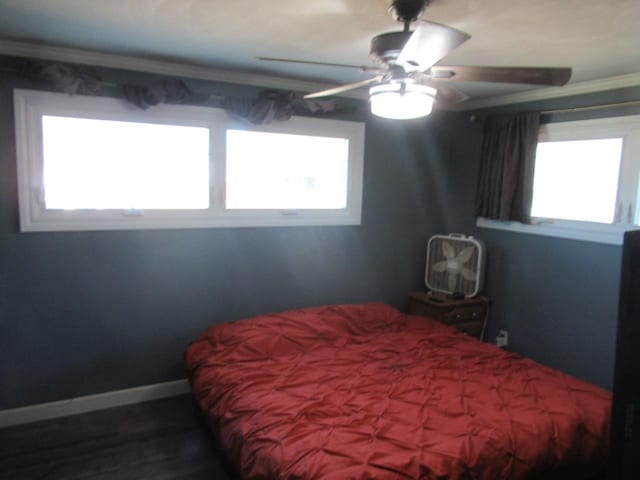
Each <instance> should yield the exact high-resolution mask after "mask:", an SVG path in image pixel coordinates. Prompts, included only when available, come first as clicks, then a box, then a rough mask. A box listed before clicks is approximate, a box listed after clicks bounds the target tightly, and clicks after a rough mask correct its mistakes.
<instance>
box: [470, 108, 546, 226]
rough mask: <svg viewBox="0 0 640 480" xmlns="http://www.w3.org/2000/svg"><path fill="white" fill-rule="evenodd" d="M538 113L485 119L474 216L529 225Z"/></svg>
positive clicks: (496, 116) (495, 116)
mask: <svg viewBox="0 0 640 480" xmlns="http://www.w3.org/2000/svg"><path fill="white" fill-rule="evenodd" d="M539 125H540V114H539V113H516V114H504V115H493V116H489V117H487V119H486V120H485V125H484V138H483V141H482V156H481V160H480V175H479V178H478V190H477V194H476V216H478V217H485V218H491V219H495V220H511V221H517V222H522V223H529V222H530V220H531V198H532V195H533V170H534V161H535V154H536V147H537V145H538V128H539Z"/></svg>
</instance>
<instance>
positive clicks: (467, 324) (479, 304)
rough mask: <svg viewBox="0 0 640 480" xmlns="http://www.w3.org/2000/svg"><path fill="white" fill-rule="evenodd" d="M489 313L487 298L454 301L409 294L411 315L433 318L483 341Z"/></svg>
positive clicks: (441, 297)
mask: <svg viewBox="0 0 640 480" xmlns="http://www.w3.org/2000/svg"><path fill="white" fill-rule="evenodd" d="M488 311H489V299H488V298H487V297H474V298H463V299H461V300H453V299H451V298H447V297H446V296H442V295H438V294H432V293H427V292H411V293H409V314H410V315H423V316H425V317H431V318H434V319H435V320H438V321H440V322H442V323H446V324H447V325H451V326H452V327H455V328H456V329H458V330H460V331H461V332H464V333H466V334H468V335H471V336H473V337H476V338H478V339H480V340H482V335H483V334H484V327H485V324H486V322H487V313H488Z"/></svg>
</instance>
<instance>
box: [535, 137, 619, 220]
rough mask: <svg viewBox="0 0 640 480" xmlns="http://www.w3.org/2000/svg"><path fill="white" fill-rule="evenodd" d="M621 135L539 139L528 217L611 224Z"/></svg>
mask: <svg viewBox="0 0 640 480" xmlns="http://www.w3.org/2000/svg"><path fill="white" fill-rule="evenodd" d="M621 153H622V138H608V139H598V140H575V141H567V142H541V143H539V144H538V150H537V152H536V166H535V175H534V181H533V204H532V207H531V216H533V217H542V218H557V219H564V220H578V221H588V222H601V223H612V222H613V221H614V218H615V210H616V199H617V192H618V175H619V172H620V158H621Z"/></svg>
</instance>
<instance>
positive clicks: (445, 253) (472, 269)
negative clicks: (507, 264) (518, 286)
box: [424, 233, 484, 298]
mask: <svg viewBox="0 0 640 480" xmlns="http://www.w3.org/2000/svg"><path fill="white" fill-rule="evenodd" d="M483 280H484V244H483V243H482V242H481V241H479V240H477V239H475V238H473V237H467V236H465V235H461V234H458V233H450V234H449V235H434V236H433V237H431V238H430V239H429V243H428V244H427V267H426V271H425V276H424V281H425V284H426V286H427V288H428V289H429V290H431V291H434V292H440V293H445V294H448V295H456V296H460V297H461V296H462V295H464V297H467V298H468V297H475V296H476V295H478V293H479V292H480V291H482V284H483Z"/></svg>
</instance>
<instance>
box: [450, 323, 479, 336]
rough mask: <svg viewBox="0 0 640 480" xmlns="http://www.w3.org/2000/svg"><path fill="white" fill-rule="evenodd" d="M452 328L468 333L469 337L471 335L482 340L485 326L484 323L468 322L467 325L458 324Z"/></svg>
mask: <svg viewBox="0 0 640 480" xmlns="http://www.w3.org/2000/svg"><path fill="white" fill-rule="evenodd" d="M451 326H452V327H455V328H456V330H458V331H460V332H462V333H466V334H467V335H471V336H472V337H476V338H480V335H482V327H483V326H484V322H482V321H477V322H467V323H456V324H455V325H453V324H451Z"/></svg>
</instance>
